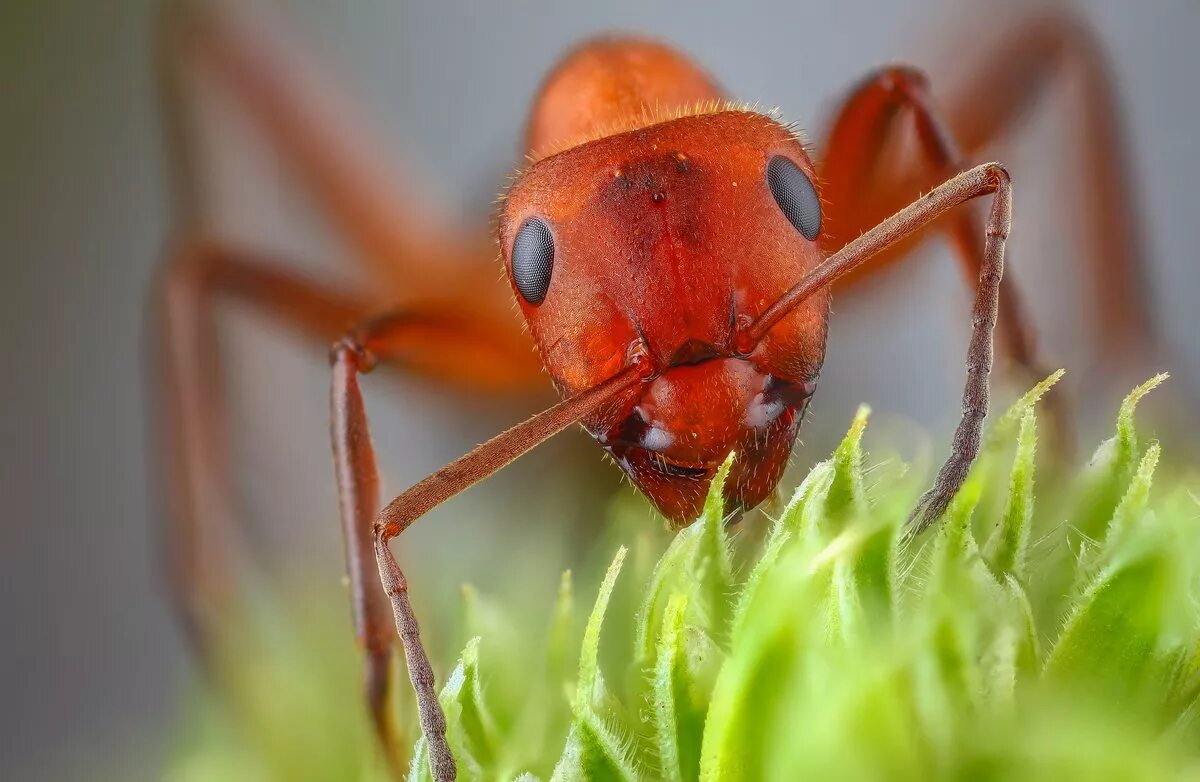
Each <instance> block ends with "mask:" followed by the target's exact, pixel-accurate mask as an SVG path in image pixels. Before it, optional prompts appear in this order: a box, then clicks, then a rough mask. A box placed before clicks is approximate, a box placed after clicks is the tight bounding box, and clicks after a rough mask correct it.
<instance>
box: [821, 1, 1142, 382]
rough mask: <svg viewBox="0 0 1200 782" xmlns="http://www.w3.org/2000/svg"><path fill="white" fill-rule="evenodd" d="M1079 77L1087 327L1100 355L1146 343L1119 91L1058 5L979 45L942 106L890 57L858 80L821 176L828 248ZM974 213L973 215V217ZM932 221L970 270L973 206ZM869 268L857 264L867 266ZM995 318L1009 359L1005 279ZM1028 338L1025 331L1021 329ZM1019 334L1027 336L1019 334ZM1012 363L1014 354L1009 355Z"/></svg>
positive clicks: (1011, 343)
mask: <svg viewBox="0 0 1200 782" xmlns="http://www.w3.org/2000/svg"><path fill="white" fill-rule="evenodd" d="M1072 71H1074V73H1075V74H1076V75H1077V76H1078V77H1079V81H1080V84H1079V88H1080V92H1081V95H1080V97H1081V98H1082V103H1083V121H1082V122H1081V123H1080V128H1079V133H1078V135H1077V137H1075V138H1077V139H1078V141H1079V143H1077V144H1072V147H1073V148H1076V149H1078V150H1079V151H1080V153H1081V155H1082V160H1081V162H1082V170H1083V171H1084V172H1085V175H1086V176H1087V177H1088V181H1087V182H1086V186H1084V187H1081V188H1079V189H1078V191H1079V193H1080V198H1081V199H1082V200H1083V204H1084V206H1085V210H1084V218H1085V220H1086V221H1087V223H1086V228H1087V231H1086V235H1085V236H1084V237H1083V239H1084V243H1085V245H1086V247H1085V252H1083V253H1081V257H1082V258H1085V259H1087V262H1088V263H1089V264H1091V268H1090V272H1091V273H1090V275H1089V276H1090V277H1091V278H1092V279H1093V281H1094V287H1093V290H1092V297H1093V299H1092V301H1093V304H1092V308H1093V313H1094V314H1093V320H1094V322H1095V329H1094V333H1095V334H1096V336H1097V340H1096V344H1097V346H1098V351H1099V353H1100V356H1101V358H1102V359H1103V360H1117V361H1120V360H1122V359H1124V358H1126V357H1128V356H1130V355H1131V354H1137V353H1138V352H1139V351H1143V349H1144V348H1146V347H1147V346H1148V345H1151V344H1152V343H1153V340H1154V334H1153V325H1152V323H1151V318H1150V314H1149V311H1148V308H1147V300H1146V294H1145V281H1144V279H1143V275H1142V271H1141V270H1142V269H1143V268H1144V263H1143V257H1142V256H1143V245H1142V243H1141V241H1140V233H1141V232H1140V230H1139V220H1138V219H1137V215H1136V214H1131V206H1130V205H1131V204H1132V203H1135V199H1134V198H1133V197H1132V196H1131V192H1132V187H1131V184H1130V176H1129V172H1128V161H1129V155H1128V147H1127V145H1126V144H1125V142H1124V134H1123V132H1122V128H1121V123H1120V120H1119V112H1118V106H1117V99H1116V96H1115V95H1114V93H1113V89H1112V80H1111V78H1110V75H1109V72H1108V65H1107V62H1106V60H1105V57H1104V55H1103V52H1102V49H1101V46H1100V45H1099V43H1098V42H1097V41H1096V40H1095V38H1094V37H1093V36H1092V34H1091V33H1090V32H1089V31H1088V30H1087V29H1086V27H1085V26H1083V25H1082V24H1081V23H1079V22H1077V21H1076V20H1073V19H1071V18H1070V17H1068V16H1066V15H1063V14H1057V15H1052V16H1048V17H1039V18H1035V19H1032V20H1029V21H1027V22H1026V23H1025V24H1024V25H1022V26H1019V27H1017V28H1015V29H1014V30H1011V31H1010V32H1008V33H1007V35H1006V36H1005V37H1004V38H1003V39H1002V41H1001V42H1000V43H999V44H998V45H996V46H993V47H990V48H988V49H987V50H986V51H985V53H984V55H983V56H982V58H981V62H980V64H979V65H978V67H976V68H975V69H973V70H971V71H969V72H968V76H967V77H966V78H965V79H963V80H962V82H961V84H962V87H961V88H960V89H959V90H958V91H957V92H956V93H954V94H953V95H951V96H950V98H949V99H948V100H946V101H944V105H945V106H946V107H947V109H946V110H945V111H944V112H939V111H938V109H937V107H936V105H935V103H934V102H933V100H932V98H931V97H930V93H929V88H928V82H927V79H926V78H925V77H924V75H923V74H921V73H920V72H918V71H916V70H914V69H912V68H907V67H891V68H885V69H883V70H881V71H880V72H879V73H877V74H874V75H873V76H871V77H869V78H868V79H866V80H865V81H864V82H863V83H862V84H860V85H859V87H857V88H856V89H855V90H854V91H853V92H852V94H851V95H850V97H849V98H848V99H847V100H846V102H845V103H844V105H843V107H842V109H841V110H840V111H839V113H838V115H837V119H836V120H835V122H834V124H833V127H832V129H831V132H830V134H829V138H828V142H827V144H826V149H825V150H824V151H825V160H824V164H823V166H822V175H823V177H824V178H825V180H826V181H825V186H824V188H823V194H824V195H825V196H826V198H827V199H828V200H829V201H830V207H829V211H830V220H829V227H830V229H831V232H830V235H829V239H830V241H829V243H828V245H827V246H828V248H829V249H830V250H831V251H834V250H837V249H838V248H839V247H840V246H841V244H842V243H844V242H846V241H849V240H850V239H851V238H853V237H854V236H857V235H858V234H859V233H861V232H862V231H864V230H866V229H867V228H869V227H870V226H872V225H874V224H875V223H877V222H878V221H879V220H880V219H882V218H884V217H885V216H887V215H888V214H891V213H892V212H893V211H895V210H896V209H899V208H900V207H902V206H903V205H904V204H906V203H908V201H909V200H911V199H912V198H914V197H916V196H917V195H918V194H920V193H922V192H924V191H926V190H928V189H929V188H930V187H932V186H933V185H935V184H936V183H937V182H939V181H942V180H943V179H945V178H946V177H948V176H950V175H952V174H953V173H955V172H956V171H960V170H962V167H963V165H964V163H965V161H968V160H970V159H972V158H975V157H976V156H978V155H979V154H980V152H981V151H982V149H983V148H984V147H986V146H987V145H989V144H993V143H995V142H996V141H998V140H1000V139H1001V138H1002V137H1004V136H1005V135H1008V134H1011V133H1012V132H1013V131H1014V130H1015V129H1016V126H1017V125H1018V121H1019V120H1020V119H1021V118H1022V117H1023V116H1025V115H1026V114H1027V113H1028V111H1029V110H1030V109H1031V108H1033V107H1034V105H1035V104H1036V102H1037V100H1038V99H1039V98H1040V97H1041V96H1042V95H1043V94H1044V93H1045V92H1046V90H1047V88H1048V87H1050V86H1051V85H1053V84H1054V83H1055V82H1056V81H1065V80H1064V79H1063V77H1065V76H1069V75H1071V74H1072ZM902 115H912V116H913V118H914V120H915V124H916V127H915V130H916V133H917V142H918V146H919V148H920V150H921V153H922V157H923V160H922V161H921V162H920V163H919V164H917V165H915V166H914V165H913V163H912V162H911V160H910V159H909V158H908V157H907V156H904V155H900V156H892V157H893V158H894V159H895V158H898V159H899V162H898V163H896V164H894V165H889V166H887V167H886V168H885V164H887V163H891V162H892V160H886V159H885V158H886V157H887V156H885V155H884V151H885V149H888V148H889V145H892V148H894V147H895V145H896V144H897V143H898V142H900V141H901V140H902V138H901V137H902V133H901V131H904V130H906V129H907V128H908V126H907V125H904V124H902V123H899V122H897V119H898V118H899V117H901V116H902ZM972 223H973V225H972ZM939 228H940V229H941V230H943V231H945V232H946V233H948V234H949V236H950V237H951V239H952V241H953V242H954V244H955V247H956V249H957V251H958V253H959V255H960V257H962V258H963V260H964V262H965V263H966V271H967V272H968V273H969V275H970V276H971V277H972V278H973V277H974V276H975V275H976V274H977V272H978V266H979V255H978V252H979V250H978V244H977V242H975V241H974V239H973V237H975V236H977V235H978V217H977V216H967V215H964V216H963V217H956V218H955V219H952V220H950V221H948V222H947V223H946V224H945V225H942V226H939ZM910 247H911V244H909V245H902V246H898V247H896V248H893V250H891V251H889V252H888V253H886V254H885V255H887V258H880V259H877V260H876V261H875V262H874V263H872V264H871V266H872V267H875V266H879V265H882V264H886V263H888V262H889V261H894V260H896V259H897V258H898V256H899V255H900V254H901V253H903V252H904V250H906V249H909V248H910ZM864 271H866V270H864ZM1004 288H1005V289H1004V295H1003V300H1002V305H1001V306H1002V310H1001V315H1000V321H999V326H1000V329H1001V335H1000V336H1001V339H1002V346H1003V347H1004V349H1005V352H1006V353H1007V354H1008V355H1010V356H1012V357H1014V358H1017V356H1016V355H1015V354H1016V353H1017V351H1018V350H1019V345H1018V344H1017V341H1018V340H1019V339H1020V338H1021V335H1020V334H1019V333H1018V332H1020V331H1021V330H1024V326H1019V325H1018V326H1010V325H1009V324H1010V323H1011V322H1012V321H1013V320H1014V318H1013V317H1012V316H1011V314H1010V313H1012V312H1013V311H1014V310H1017V311H1020V310H1021V309H1022V308H1021V307H1020V304H1019V302H1018V301H1017V299H1015V298H1014V296H1013V290H1012V286H1011V285H1008V284H1007V283H1006V284H1005V286H1004ZM1026 339H1028V338H1026ZM1027 344H1031V343H1028V342H1027ZM1018 363H1020V362H1018Z"/></svg>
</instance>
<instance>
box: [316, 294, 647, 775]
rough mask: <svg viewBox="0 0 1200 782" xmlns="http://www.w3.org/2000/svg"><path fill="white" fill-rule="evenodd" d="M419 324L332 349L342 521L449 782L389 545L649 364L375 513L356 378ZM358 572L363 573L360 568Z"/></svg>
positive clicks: (385, 328)
mask: <svg viewBox="0 0 1200 782" xmlns="http://www.w3.org/2000/svg"><path fill="white" fill-rule="evenodd" d="M413 325H414V324H413V322H412V321H411V320H407V319H405V318H402V317H400V318H396V317H389V318H384V319H379V320H375V321H373V322H370V323H368V324H366V325H365V326H363V327H361V328H359V329H357V330H355V331H353V332H351V333H350V334H349V335H348V336H346V337H345V338H343V339H342V340H341V341H340V342H338V343H336V344H335V345H334V346H333V352H332V357H331V362H332V365H333V384H332V389H331V408H332V410H331V412H332V426H331V432H332V437H333V453H334V463H335V468H336V471H337V481H338V487H339V494H340V497H341V509H342V517H343V525H344V528H345V530H346V534H347V536H349V537H350V538H351V539H352V542H351V543H348V546H347V550H348V552H350V557H351V560H352V562H354V563H355V565H354V570H355V571H360V569H361V568H363V567H364V564H363V563H364V562H366V561H368V559H369V557H371V556H372V554H373V555H374V558H375V560H376V564H377V566H378V569H379V577H380V581H381V583H382V585H383V589H384V593H385V594H386V595H387V597H388V599H389V600H390V602H391V607H392V612H393V615H394V618H395V626H396V631H397V632H398V633H399V635H400V640H401V642H402V644H403V646H404V655H405V660H406V662H407V665H408V673H409V679H410V680H411V682H412V685H413V689H414V690H415V692H416V696H417V707H418V712H419V715H418V716H419V718H420V722H421V730H422V732H423V733H424V735H425V740H426V742H427V743H428V746H429V763H430V771H431V772H432V774H433V777H434V779H437V780H450V779H454V777H455V774H456V764H455V760H454V756H453V754H451V752H450V747H449V745H448V744H447V742H446V720H445V715H444V714H443V713H442V708H441V705H440V703H439V702H438V698H437V690H436V688H435V680H434V675H433V668H432V666H431V665H430V664H429V657H428V655H427V654H426V653H425V648H424V646H423V645H422V643H421V636H420V629H419V627H418V624H417V619H416V615H415V614H414V612H413V609H412V605H411V603H410V602H409V599H408V581H407V580H406V579H405V577H404V573H403V571H402V570H401V569H400V566H399V563H397V561H396V559H395V557H394V556H393V555H392V552H391V549H390V548H388V542H389V541H390V540H391V539H392V538H394V537H396V536H397V535H399V534H400V533H401V532H403V531H404V530H405V529H407V528H408V527H409V526H410V525H411V524H412V523H413V522H414V521H416V520H417V519H418V518H420V517H421V516H422V515H424V514H425V513H427V512H428V511H430V510H432V509H433V508H434V507H436V506H438V505H440V504H441V503H442V502H444V501H446V500H448V499H449V498H451V497H453V496H454V495H455V494H458V493H459V492H460V491H462V490H464V489H466V488H467V487H469V486H471V485H473V484H475V483H477V482H479V481H481V480H483V479H484V478H487V477H488V476H489V475H491V474H492V473H494V472H496V471H497V470H499V469H501V468H502V467H504V466H505V465H507V464H510V463H511V462H512V461H514V460H515V459H516V458H517V457H519V456H520V455H521V454H523V453H525V452H526V451H528V450H530V449H531V448H533V447H534V446H536V445H538V444H539V443H541V442H543V441H544V440H546V439H548V438H549V437H551V436H553V435H554V434H557V433H558V432H560V431H562V430H563V429H565V428H567V427H568V426H570V425H571V424H573V423H575V422H577V421H579V420H580V419H581V418H583V417H584V416H586V415H588V414H589V413H591V412H593V411H595V410H596V409H598V408H600V407H601V406H603V405H604V404H606V403H608V402H609V401H610V400H611V399H612V398H613V397H614V396H616V395H617V394H619V393H621V392H623V391H626V390H628V389H629V388H631V387H632V386H633V385H635V384H637V383H639V382H641V380H642V370H641V368H640V367H639V366H637V365H634V366H631V367H629V368H627V369H626V370H624V371H622V372H621V373H619V374H617V375H615V376H614V377H613V378H611V379H609V380H608V381H605V382H604V383H601V384H600V385H598V386H596V387H595V388H593V389H591V390H589V391H585V392H583V393H581V394H579V395H577V396H575V397H571V398H570V399H566V400H564V401H562V402H559V403H558V404H556V405H554V406H553V407H551V408H549V409H548V410H545V411H543V412H541V413H538V414H537V415H535V416H533V417H532V418H530V419H528V420H526V421H525V422H523V423H520V424H517V425H516V426H514V427H512V428H511V429H508V430H506V431H504V432H502V433H501V434H499V435H497V436H495V437H493V438H492V439H490V440H488V441H487V442H486V443H484V444H482V445H480V446H478V447H476V448H475V449H474V450H473V451H471V452H470V453H468V454H466V455H465V456H462V457H460V458H459V459H457V460H455V461H454V462H452V463H450V464H449V465H447V466H446V467H443V468H442V469H441V470H438V471H437V472H435V473H434V474H433V475H431V476H429V477H428V478H426V479H424V480H423V481H420V482H419V483H417V484H416V485H414V486H413V487H412V488H410V489H409V490H408V491H406V492H404V493H403V494H401V495H400V496H399V497H397V498H396V499H394V500H393V501H392V502H391V503H389V504H388V506H387V507H385V508H384V509H383V510H382V511H379V512H378V515H376V509H377V508H378V504H379V475H378V469H377V465H376V461H375V452H374V448H373V446H372V445H371V437H370V432H369V426H368V422H367V414H366V406H365V404H364V402H363V397H362V389H361V386H360V384H359V381H358V377H359V375H360V374H364V373H366V372H369V371H370V370H371V369H372V368H373V367H374V366H375V365H376V363H377V362H378V361H380V360H381V359H385V358H389V357H394V355H395V352H396V351H397V350H398V349H401V348H402V346H403V345H404V344H405V343H406V342H408V341H409V339H410V337H411V334H410V332H411V328H412V326H413ZM481 336H482V335H481ZM359 577H362V574H361V572H359ZM360 591H365V594H366V597H365V598H364V601H363V603H362V605H363V606H364V607H365V606H367V605H369V606H370V608H371V611H370V617H369V618H370V619H371V621H374V619H376V618H377V614H378V613H379V608H378V605H377V603H376V602H375V600H374V597H372V596H373V595H375V594H376V593H377V590H375V589H372V588H369V587H367V586H366V584H365V581H364V582H360V583H359V584H357V585H356V586H355V592H356V594H357V593H358V592H360ZM367 637H369V638H373V639H379V640H383V639H385V638H386V639H387V641H388V643H390V638H391V634H390V632H388V631H386V630H385V629H384V628H383V627H381V626H371V627H369V628H368V633H367Z"/></svg>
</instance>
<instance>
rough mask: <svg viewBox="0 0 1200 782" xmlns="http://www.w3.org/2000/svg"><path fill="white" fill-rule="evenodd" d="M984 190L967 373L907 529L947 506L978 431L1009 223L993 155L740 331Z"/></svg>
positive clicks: (754, 339)
mask: <svg viewBox="0 0 1200 782" xmlns="http://www.w3.org/2000/svg"><path fill="white" fill-rule="evenodd" d="M987 195H990V196H991V197H992V208H991V211H990V212H989V213H988V218H987V223H986V227H985V229H984V231H983V233H984V244H983V254H982V264H981V269H980V273H979V278H978V281H977V283H976V288H975V305H974V307H973V308H972V311H971V341H970V343H969V345H968V347H967V381H966V384H965V385H964V386H963V396H962V419H961V420H960V421H959V423H958V427H957V428H956V429H955V431H954V440H953V442H952V443H951V448H950V456H949V457H947V459H946V461H945V462H944V463H943V464H942V467H941V469H940V470H938V473H937V477H936V478H935V479H934V483H933V486H932V487H931V488H930V489H929V490H928V491H927V492H925V493H924V494H923V495H921V499H920V500H919V501H918V502H917V506H916V508H914V509H913V512H912V515H911V516H910V517H909V532H910V534H916V533H918V532H920V531H921V530H923V529H925V528H927V527H929V526H930V525H932V524H933V523H935V522H936V521H938V519H940V518H941V516H942V514H943V513H945V511H946V508H947V507H949V505H950V500H951V499H953V498H954V495H955V494H956V493H958V490H959V489H960V488H962V484H963V482H964V481H965V480H966V478H967V474H968V473H969V472H970V470H971V465H973V464H974V463H975V457H976V456H978V454H979V443H980V439H981V437H982V434H983V421H984V419H985V418H986V417H987V412H988V405H989V404H990V397H991V392H990V388H989V386H988V376H989V375H990V374H991V371H992V358H993V351H992V331H993V329H994V328H995V326H996V316H997V313H998V312H999V310H1000V282H1001V280H1002V279H1003V277H1004V245H1005V243H1006V241H1007V239H1008V232H1009V228H1010V227H1011V225H1012V182H1011V180H1010V179H1009V176H1008V172H1007V171H1006V170H1005V169H1004V167H1003V166H1001V165H1000V164H998V163H986V164H984V165H982V166H976V167H975V168H973V169H971V170H969V171H964V172H963V173H961V174H959V175H958V176H955V177H953V178H952V179H949V180H947V181H946V182H943V183H942V184H941V185H939V186H938V187H936V188H934V189H933V190H931V191H930V192H929V193H927V194H926V195H925V196H923V197H922V198H920V199H918V200H916V201H914V202H913V203H911V204H909V205H908V206H906V207H905V208H903V209H901V210H900V211H899V212H897V213H895V214H894V215H892V216H891V217H889V218H887V219H886V220H883V221H881V222H880V223H879V224H878V225H876V226H874V227H872V228H871V229H870V230H869V231H867V232H865V233H864V234H862V235H861V236H859V237H858V238H857V239H855V240H854V241H851V242H848V243H847V244H846V245H845V246H844V247H842V249H840V250H838V251H837V252H836V253H834V254H833V255H831V256H830V257H829V258H828V259H826V260H825V262H824V263H822V264H821V265H820V266H818V267H817V268H815V269H813V270H812V271H811V272H809V273H808V274H807V275H805V276H804V277H803V278H801V280H800V281H799V282H797V283H796V284H795V285H794V286H792V288H791V289H790V290H788V291H787V293H785V294H784V295H783V296H781V297H780V298H779V299H778V300H777V301H776V302H775V303H774V304H772V305H771V306H770V307H768V308H767V310H766V311H765V312H763V314H762V315H760V316H759V317H758V320H756V321H755V322H754V324H753V325H752V326H751V327H750V329H748V330H747V331H746V339H747V344H748V345H756V344H758V342H759V341H760V340H762V338H763V337H764V336H766V334H767V332H768V331H770V330H771V328H772V327H773V326H774V325H775V324H776V323H778V322H779V321H780V320H782V319H783V318H784V317H786V316H787V315H788V314H789V313H790V312H792V311H793V310H794V309H795V308H796V307H797V306H799V305H800V304H801V303H803V302H804V301H805V300H806V299H807V298H808V297H810V296H812V295H813V294H814V293H816V292H818V291H821V290H824V289H826V288H828V287H829V286H831V285H833V284H834V283H836V282H837V281H838V280H839V279H842V278H843V277H845V276H846V275H848V274H851V273H853V272H854V271H855V270H856V269H859V268H861V267H862V266H863V265H864V264H865V263H867V262H868V261H870V260H871V259H872V258H875V257H876V256H878V255H879V254H880V253H884V252H887V251H888V250H889V249H892V248H894V247H896V246H897V245H898V244H899V243H901V242H903V241H904V240H905V239H908V238H910V237H912V236H914V235H916V234H919V233H920V232H921V231H922V230H923V229H925V228H927V227H928V226H929V225H931V224H933V223H934V222H936V221H937V220H938V219H940V218H942V217H944V216H946V215H947V214H948V213H950V212H951V211H952V210H955V209H961V208H962V207H963V205H965V204H967V203H968V202H970V201H972V200H974V199H976V198H981V197H983V196H987Z"/></svg>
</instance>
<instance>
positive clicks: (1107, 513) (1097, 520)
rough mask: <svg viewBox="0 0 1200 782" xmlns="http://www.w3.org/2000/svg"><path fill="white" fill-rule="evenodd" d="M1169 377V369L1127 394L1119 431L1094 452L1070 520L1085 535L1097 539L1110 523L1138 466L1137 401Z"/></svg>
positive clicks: (1120, 411) (1118, 424) (1119, 420)
mask: <svg viewBox="0 0 1200 782" xmlns="http://www.w3.org/2000/svg"><path fill="white" fill-rule="evenodd" d="M1168 377H1170V376H1169V375H1167V374H1166V373H1162V374H1159V375H1155V376H1154V377H1152V378H1150V379H1149V380H1147V381H1146V382H1145V383H1143V384H1142V385H1140V386H1138V387H1137V388H1135V389H1134V390H1133V391H1132V392H1131V393H1130V394H1129V396H1127V397H1125V401H1123V402H1122V403H1121V408H1120V410H1119V411H1118V413H1117V433H1116V435H1114V436H1113V437H1112V438H1110V439H1109V440H1106V441H1104V442H1103V443H1102V444H1101V445H1100V447H1099V448H1098V449H1097V450H1096V453H1095V455H1093V456H1092V461H1091V464H1090V465H1089V466H1088V470H1087V474H1086V475H1085V476H1084V480H1083V486H1082V489H1081V491H1080V499H1079V500H1078V501H1077V502H1076V508H1077V509H1076V511H1075V513H1074V514H1073V516H1072V520H1071V521H1072V525H1073V526H1074V527H1075V529H1077V530H1078V531H1079V532H1080V533H1082V534H1083V535H1084V536H1086V537H1088V538H1092V539H1097V540H1098V539H1099V538H1101V537H1102V536H1103V534H1104V530H1105V529H1106V528H1107V527H1108V524H1109V521H1110V520H1111V519H1112V516H1113V512H1114V511H1115V510H1116V506H1117V503H1118V502H1119V501H1120V499H1121V496H1122V494H1123V493H1124V491H1125V487H1126V486H1127V485H1128V484H1129V480H1130V478H1131V477H1133V472H1134V469H1135V468H1136V467H1137V462H1138V457H1139V455H1138V447H1137V430H1136V427H1135V426H1134V419H1133V416H1134V413H1135V412H1136V410H1137V406H1138V403H1139V402H1140V401H1141V400H1142V399H1143V398H1144V397H1145V396H1146V395H1147V394H1149V393H1150V392H1151V391H1153V390H1154V389H1155V388H1157V387H1158V386H1159V385H1161V384H1162V382H1163V381H1165V380H1166V379H1167V378H1168Z"/></svg>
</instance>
